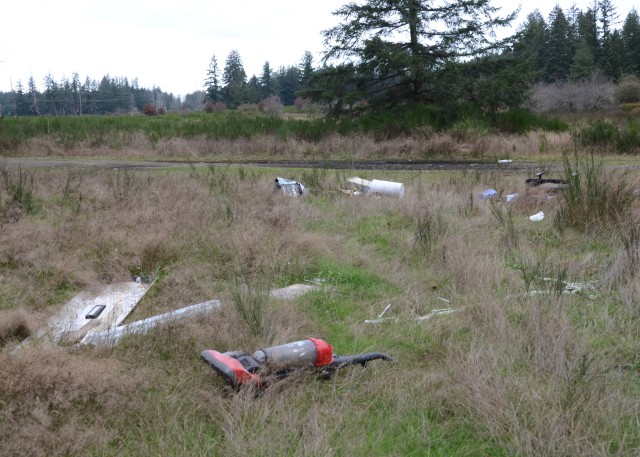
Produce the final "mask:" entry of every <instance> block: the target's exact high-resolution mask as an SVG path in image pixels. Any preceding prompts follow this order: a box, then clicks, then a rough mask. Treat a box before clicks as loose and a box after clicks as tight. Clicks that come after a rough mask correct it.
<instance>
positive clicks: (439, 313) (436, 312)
mask: <svg viewBox="0 0 640 457" xmlns="http://www.w3.org/2000/svg"><path fill="white" fill-rule="evenodd" d="M461 309H462V308H443V309H434V310H433V311H431V312H430V313H429V314H425V315H424V316H419V317H416V320H417V321H426V320H428V319H431V318H432V317H434V316H443V315H445V314H451V313H455V312H456V311H460V310H461Z"/></svg>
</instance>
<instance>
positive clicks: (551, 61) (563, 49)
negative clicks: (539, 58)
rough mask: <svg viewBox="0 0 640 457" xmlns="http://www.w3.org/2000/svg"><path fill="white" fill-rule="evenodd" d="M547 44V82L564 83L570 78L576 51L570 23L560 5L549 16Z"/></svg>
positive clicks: (545, 73)
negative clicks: (563, 81)
mask: <svg viewBox="0 0 640 457" xmlns="http://www.w3.org/2000/svg"><path fill="white" fill-rule="evenodd" d="M546 44H547V47H546V53H545V58H546V66H545V72H544V77H545V80H547V81H549V82H553V81H562V80H564V79H566V78H567V76H569V67H570V66H571V61H572V60H573V52H574V51H573V45H572V40H571V31H570V27H569V21H567V18H566V16H565V15H564V13H563V11H562V9H561V8H560V7H559V6H558V5H556V6H555V7H554V8H553V10H552V11H551V13H550V14H549V28H548V32H547V42H546Z"/></svg>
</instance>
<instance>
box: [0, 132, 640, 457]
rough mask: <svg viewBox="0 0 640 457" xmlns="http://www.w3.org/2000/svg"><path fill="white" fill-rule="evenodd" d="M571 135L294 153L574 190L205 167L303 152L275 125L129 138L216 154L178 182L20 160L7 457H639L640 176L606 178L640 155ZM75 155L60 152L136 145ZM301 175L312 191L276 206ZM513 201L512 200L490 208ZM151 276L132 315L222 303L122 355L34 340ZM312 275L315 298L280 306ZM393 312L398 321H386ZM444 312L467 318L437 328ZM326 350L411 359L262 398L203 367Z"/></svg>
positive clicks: (3, 429)
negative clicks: (224, 356) (438, 155)
mask: <svg viewBox="0 0 640 457" xmlns="http://www.w3.org/2000/svg"><path fill="white" fill-rule="evenodd" d="M132 135H133V136H132V137H130V138H129V139H128V140H127V141H129V142H132V141H134V140H135V138H134V137H135V135H134V134H132ZM565 135H568V134H563V133H531V134H528V135H524V136H519V137H502V136H501V137H489V136H484V137H483V136H476V137H474V140H473V141H470V140H468V138H467V137H464V138H467V140H465V139H464V138H463V137H462V136H458V137H456V136H455V135H453V134H450V136H448V137H446V138H445V137H444V136H441V137H439V138H440V140H438V137H437V135H434V136H432V137H431V138H432V140H431V141H432V142H431V143H429V142H420V140H419V137H411V138H408V139H405V140H402V139H395V140H393V143H391V140H389V143H388V144H387V145H386V147H387V150H386V151H385V150H376V152H375V153H371V154H365V153H363V152H359V151H361V150H365V149H366V147H367V145H369V144H370V145H371V147H377V148H382V147H383V146H384V145H385V143H384V142H383V141H382V140H379V141H375V140H373V139H370V138H369V137H360V138H359V137H350V138H342V137H337V136H336V137H327V138H326V139H325V140H323V141H325V143H322V142H319V143H309V144H313V145H315V146H313V147H315V148H317V150H309V149H308V148H309V147H310V146H309V145H306V146H305V147H307V149H306V150H305V149H300V150H299V151H298V150H296V149H295V148H296V144H298V143H295V141H293V140H286V141H289V142H290V145H289V148H290V149H287V152H288V154H284V156H285V157H288V158H300V157H307V156H312V157H315V158H322V157H327V156H330V157H332V158H335V157H342V158H343V159H345V160H347V161H348V160H357V159H362V158H372V157H381V156H391V157H399V158H402V157H404V158H424V157H425V156H427V155H428V154H431V153H434V154H435V152H433V151H431V152H429V151H427V150H426V148H428V147H431V146H433V145H435V144H440V145H441V147H442V148H443V149H442V152H443V153H444V151H446V150H447V148H451V144H454V143H455V144H456V145H457V146H459V157H481V158H485V159H486V160H491V161H494V160H495V159H502V158H507V157H509V158H511V159H514V162H515V161H517V160H518V159H522V160H536V161H537V162H544V161H545V160H546V159H548V158H549V157H553V163H554V164H555V165H556V168H555V169H554V171H549V173H548V175H547V176H548V177H550V178H558V179H563V180H566V181H567V182H568V185H567V186H566V187H565V188H563V189H559V190H558V189H548V188H545V186H537V187H528V186H526V185H525V180H526V179H527V178H531V177H532V172H533V170H532V171H531V172H524V171H521V170H519V169H511V168H510V167H509V166H508V165H507V166H505V167H503V168H496V169H495V170H486V171H477V170H475V171H474V170H473V169H469V170H464V171H437V172H425V171H387V170H376V171H362V170H358V171H355V170H350V169H343V170H334V169H329V168H311V169H279V168H267V167H251V166H248V165H233V164H230V165H228V166H227V165H206V164H200V165H196V163H197V161H198V160H203V159H207V158H209V159H210V158H211V157H212V154H213V153H212V152H211V151H210V150H207V148H212V147H213V148H219V149H220V150H228V151H230V152H229V153H228V154H224V153H220V154H219V156H223V157H229V158H236V159H237V158H238V157H241V156H242V150H243V148H248V149H249V152H248V153H247V155H248V156H249V157H250V158H256V157H259V156H260V154H264V155H266V156H268V157H272V158H273V157H282V156H279V155H278V151H277V150H276V146H277V147H283V146H282V144H283V143H282V141H285V140H282V139H280V140H278V142H274V143H273V144H274V145H275V146H273V147H274V149H273V150H269V145H270V144H271V143H269V142H268V141H271V140H269V138H271V137H268V136H265V137H263V141H264V142H265V143H263V144H262V145H260V144H255V143H252V142H251V141H250V140H235V141H231V140H229V142H228V144H227V143H225V144H227V146H226V148H227V149H225V148H224V147H222V146H221V144H222V143H221V142H224V141H227V140H224V139H212V140H210V141H208V142H207V141H205V140H204V139H198V140H195V141H197V143H193V142H191V143H189V142H186V140H184V139H180V138H177V139H174V140H165V139H161V140H158V141H157V142H156V143H155V145H154V146H153V147H147V146H144V145H143V146H140V147H139V148H138V149H135V148H132V147H131V143H128V144H127V147H126V148H124V149H122V150H117V148H116V149H115V150H116V151H118V152H117V153H116V155H118V156H119V157H130V158H140V157H149V158H154V159H159V158H160V159H166V158H167V157H169V156H170V157H172V158H180V159H185V158H187V159H193V160H194V165H192V166H186V167H175V168H164V169H150V170H127V169H90V168H87V169H81V168H73V167H68V168H56V169H48V168H16V167H9V166H7V165H6V164H5V163H3V161H2V158H0V345H1V347H0V366H1V367H2V369H0V455H3V456H21V455H29V456H65V455H96V456H97V455H131V456H140V455H162V456H168V455H189V456H198V455H202V456H205V455H206V456H212V455H216V456H241V455H255V456H275V455H292V456H362V455H367V456H427V455H429V456H450V455H456V456H577V455H585V456H586V455H589V456H596V455H598V456H599V455H620V456H631V455H637V454H638V452H640V355H639V354H640V351H639V349H640V347H639V345H640V325H639V322H640V307H639V303H640V225H639V221H640V198H638V197H639V189H640V176H639V175H638V173H637V171H631V172H629V171H625V170H624V169H621V168H620V169H619V168H615V167H605V166H604V165H606V164H610V163H612V162H616V163H618V161H619V160H622V161H623V162H624V163H626V164H629V163H632V164H637V162H634V159H633V158H630V157H628V156H625V157H624V158H622V159H620V158H619V157H617V158H613V156H612V155H611V156H610V155H600V154H593V153H592V151H593V149H591V150H590V149H588V148H583V149H576V148H575V143H574V142H572V140H571V139H570V137H567V136H565ZM332 138H333V139H332ZM461 138H462V139H461ZM482 138H485V139H484V143H482V141H483V140H482ZM47 141H48V140H47V138H46V137H37V138H34V139H30V140H28V141H27V142H22V140H21V141H20V142H19V144H17V145H16V146H15V150H16V151H21V152H20V153H19V154H16V155H19V156H27V155H32V156H47V154H46V153H45V154H43V153H42V151H46V150H47V149H46V147H43V146H42V144H43V143H46V142H47ZM82 141H84V140H82ZM114 141H116V140H114ZM145 141H146V140H145ZM331 141H334V142H335V144H334V146H333V147H334V148H335V151H334V152H326V151H330V150H331V146H330V145H331ZM437 141H449V142H452V143H450V144H449V146H447V145H444V146H443V145H442V143H437ZM489 141H493V143H488V142H489ZM39 142H40V143H39ZM200 142H201V143H200ZM348 142H351V144H352V146H351V149H349V147H348V146H345V145H346V144H347V143H348ZM367 142H370V143H367ZM403 142H404V143H403ZM412 142H413V143H412ZM554 142H555V143H554ZM38 144H39V145H40V146H38ZM55 144H56V146H55V147H52V152H51V153H50V155H48V157H60V156H73V157H78V156H87V155H92V156H99V157H107V156H108V155H109V154H112V155H113V152H107V150H106V149H105V150H101V149H100V147H102V146H100V145H97V146H95V147H94V148H93V149H92V148H91V145H90V144H89V143H82V144H83V145H84V146H86V149H84V148H83V147H79V146H78V144H74V147H73V148H72V149H71V150H70V152H68V154H66V153H64V147H63V146H60V143H59V142H58V143H55ZM145 144H148V143H145ZM212 144H213V146H212ZM163 145H164V147H166V148H168V149H163ZM194 145H196V146H194ZM197 145H200V146H197ZM392 145H393V147H392ZM429 145H431V146H429ZM527 145H528V146H527ZM525 146H526V148H527V149H523V148H525ZM433 147H434V148H435V146H433ZM474 147H475V148H476V149H474ZM56 148H60V149H56ZM109 148H110V149H109V150H110V151H113V150H114V148H113V147H112V145H111V146H109ZM180 148H183V149H180ZM190 148H191V149H190ZM199 148H200V149H199ZM234 148H235V149H234ZM251 148H253V149H251ZM421 148H422V149H421ZM465 148H466V149H465ZM478 148H481V149H478ZM27 150H31V151H39V153H35V152H32V153H27V152H25V151H27ZM163 150H167V151H169V150H170V151H169V152H167V153H166V154H167V155H164V154H163V152H162V151H163ZM181 150H182V151H183V152H184V151H188V150H192V151H196V152H194V153H193V155H190V154H188V153H186V152H185V153H184V154H182V153H180V152H179V151H181ZM403 150H404V151H405V153H404V155H403V153H402V151H403ZM83 151H84V152H83ZM100 151H101V152H100ZM140 151H142V152H140ZM144 151H153V153H151V152H144ZM197 151H200V152H197ZM234 151H235V152H234ZM251 151H253V152H251ZM295 151H298V152H295ZM323 151H324V152H323ZM416 151H418V152H416ZM419 151H422V152H419ZM425 151H427V152H425ZM576 151H577V152H576ZM151 156H152V157H151ZM219 156H218V155H216V157H219ZM278 176H282V177H286V178H291V179H296V180H298V181H300V182H301V183H303V184H304V185H305V186H306V188H307V189H308V191H309V192H308V194H307V195H305V196H303V197H290V196H287V195H283V193H282V192H280V191H274V188H273V185H274V179H275V178H276V177H278ZM352 176H359V177H361V178H366V179H373V178H377V179H383V180H388V181H396V182H402V183H404V185H405V189H406V191H405V194H404V197H403V198H395V197H389V196H376V195H360V196H357V195H349V194H347V193H345V192H344V190H345V189H347V188H348V183H347V182H346V178H349V177H352ZM490 188H492V189H495V190H496V191H497V192H498V194H499V195H498V197H496V198H493V199H482V198H481V196H480V194H481V193H482V192H483V191H485V190H487V189H490ZM514 193H517V194H518V198H516V199H514V200H511V201H507V195H510V194H514ZM541 211H542V212H544V215H545V217H544V219H543V220H541V221H531V220H530V219H529V216H531V215H534V214H536V213H539V212H541ZM136 276H145V277H146V276H152V277H154V278H156V280H155V283H154V284H153V286H152V287H151V288H150V289H149V291H148V293H147V294H146V295H145V296H144V297H143V298H142V300H141V301H140V302H139V304H138V306H137V307H136V308H135V310H134V311H133V312H132V314H131V315H130V316H129V317H128V318H127V321H126V322H132V321H136V320H139V319H143V318H147V317H149V316H154V315H157V314H160V313H164V312H167V311H171V310H175V309H178V308H183V307H185V306H189V305H192V304H196V303H201V302H204V301H207V300H211V299H219V300H220V301H221V309H220V310H219V311H215V312H211V313H208V314H206V315H200V316H198V317H197V318H193V319H183V320H180V321H179V322H175V323H169V324H166V325H163V326H160V327H159V328H156V329H154V330H152V331H151V332H149V333H147V334H145V335H135V334H134V335H128V336H126V337H124V338H123V339H122V340H121V341H120V343H119V344H117V345H115V346H114V347H100V346H96V347H93V346H77V345H73V344H70V345H58V346H56V345H46V344H37V343H36V344H31V345H26V346H25V347H23V348H22V349H20V350H17V351H15V350H14V349H15V348H16V345H17V344H18V343H20V342H21V341H23V340H24V339H25V338H27V337H28V336H30V335H34V334H35V333H36V331H37V330H38V328H40V327H41V326H42V325H44V324H45V323H46V322H47V320H48V319H49V318H50V317H51V316H52V315H54V314H55V313H56V311H57V310H58V309H59V308H60V307H61V306H62V305H63V304H64V303H66V302H67V301H69V300H70V299H71V298H72V297H73V296H74V295H76V294H77V293H78V292H80V291H81V290H82V289H83V288H85V287H87V286H89V285H92V284H105V283H112V282H116V281H123V280H128V279H130V278H131V277H136ZM292 284H311V285H314V286H316V289H315V290H314V291H311V292H309V293H307V294H306V295H304V296H301V297H298V298H296V299H294V300H282V299H276V298H273V297H271V296H270V295H269V290H271V289H273V288H279V287H285V286H288V285H292ZM388 305H390V306H389V307H388V309H387V311H386V313H385V314H384V316H383V317H384V318H390V319H383V320H382V321H381V322H378V323H366V322H365V321H366V320H376V318H378V316H379V315H380V314H381V313H382V312H383V310H384V309H385V308H387V306H388ZM443 308H452V310H451V312H450V313H442V314H440V315H434V316H432V317H431V318H428V319H420V317H424V316H428V315H429V314H430V313H432V312H433V311H434V310H439V309H443ZM247 310H248V311H249V312H247ZM307 337H317V338H322V339H324V340H326V341H327V342H329V343H330V344H332V345H333V348H334V351H335V352H336V353H337V354H341V355H349V354H355V353H362V352H371V351H380V352H384V353H387V354H389V355H390V356H392V357H393V361H392V362H385V361H374V362H372V363H370V364H368V365H367V366H366V367H365V368H362V367H360V366H351V367H345V368H343V369H340V370H338V372H337V373H336V374H335V375H334V376H333V377H332V378H331V379H328V380H322V379H318V377H317V376H316V375H315V372H314V370H311V369H310V370H302V371H300V372H298V373H295V374H294V375H293V376H290V377H288V378H285V379H283V380H280V381H276V382H274V383H273V384H272V385H271V386H269V388H267V389H266V390H265V392H264V393H263V394H262V395H260V396H259V397H256V396H255V392H254V391H253V390H252V389H248V388H247V389H245V388H242V389H240V391H238V392H236V391H234V390H233V389H231V388H230V387H228V386H227V385H225V383H224V380H223V379H222V377H221V376H219V375H218V374H217V373H216V372H214V371H213V370H212V369H211V368H210V367H209V366H207V365H206V364H205V363H203V361H202V360H201V358H200V352H201V351H202V350H204V349H216V350H219V351H221V352H222V351H229V350H246V351H249V352H253V351H254V350H256V349H258V348H261V347H265V346H271V345H275V344H282V343H286V342H289V341H295V340H300V339H304V338H307Z"/></svg>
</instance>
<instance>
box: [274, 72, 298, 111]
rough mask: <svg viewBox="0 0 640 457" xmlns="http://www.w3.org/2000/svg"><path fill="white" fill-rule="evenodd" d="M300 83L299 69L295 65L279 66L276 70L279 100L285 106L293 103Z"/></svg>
mask: <svg viewBox="0 0 640 457" xmlns="http://www.w3.org/2000/svg"><path fill="white" fill-rule="evenodd" d="M299 84H300V70H298V68H297V67H288V68H286V69H285V68H284V67H280V70H279V72H278V86H279V89H280V90H279V94H280V101H281V102H282V104H283V105H285V106H291V105H293V102H294V101H295V99H296V94H297V92H298V89H299Z"/></svg>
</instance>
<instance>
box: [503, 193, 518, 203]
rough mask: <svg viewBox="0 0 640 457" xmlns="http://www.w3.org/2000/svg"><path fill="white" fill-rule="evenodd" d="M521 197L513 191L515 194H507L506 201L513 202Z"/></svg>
mask: <svg viewBox="0 0 640 457" xmlns="http://www.w3.org/2000/svg"><path fill="white" fill-rule="evenodd" d="M518 197H519V195H518V194H517V193H513V194H507V196H506V197H505V201H506V202H507V203H511V202H512V201H514V200H517V199H518Z"/></svg>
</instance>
